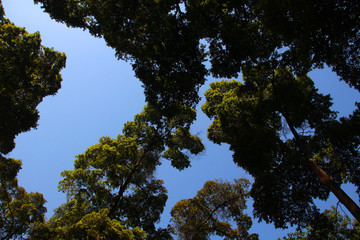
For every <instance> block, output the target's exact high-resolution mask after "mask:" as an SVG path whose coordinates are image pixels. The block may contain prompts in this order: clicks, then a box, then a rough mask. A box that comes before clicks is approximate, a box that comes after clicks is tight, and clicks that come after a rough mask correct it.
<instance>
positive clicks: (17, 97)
mask: <svg viewBox="0 0 360 240" xmlns="http://www.w3.org/2000/svg"><path fill="white" fill-rule="evenodd" d="M34 2H35V3H40V4H42V8H43V9H44V10H45V11H46V12H47V13H49V14H50V16H51V17H52V18H53V19H55V20H57V21H60V22H63V23H65V24H67V25H68V26H71V27H78V28H82V29H84V30H88V31H89V32H90V34H92V35H93V36H95V37H102V38H104V39H105V41H106V43H107V45H108V46H110V47H112V48H113V49H115V52H116V57H117V58H119V59H125V60H130V61H131V63H132V67H133V70H134V72H135V75H136V77H137V78H138V79H139V80H140V81H141V82H142V83H143V87H144V93H145V96H146V101H147V102H148V105H147V106H146V107H145V109H144V111H143V112H142V113H141V114H139V115H137V116H135V119H134V121H133V122H128V123H126V124H125V127H124V129H123V134H122V135H119V136H118V138H117V139H110V138H106V137H105V138H102V139H100V142H99V144H97V145H94V146H92V147H90V148H89V149H88V150H87V151H86V152H85V153H84V154H80V155H78V156H77V159H76V161H75V169H74V170H69V171H64V172H63V174H62V176H63V177H64V179H63V180H62V181H61V182H60V189H61V190H62V191H63V192H64V193H66V194H67V197H68V200H67V202H66V203H65V204H64V205H62V206H61V207H59V208H58V209H57V210H56V213H55V215H54V217H53V218H52V219H51V220H50V221H48V222H46V223H44V224H43V223H41V221H40V222H39V223H37V224H35V227H34V228H33V229H32V231H31V236H32V237H33V238H40V239H41V238H53V237H55V236H57V237H58V238H59V239H64V238H68V237H70V236H76V237H77V238H80V239H82V238H86V237H90V238H93V239H98V238H114V237H116V238H120V239H121V238H124V239H127V238H130V239H131V238H140V239H141V238H149V239H151V238H153V239H157V238H160V239H161V238H164V239H166V238H169V229H156V228H155V225H154V224H155V223H156V222H157V221H158V220H159V217H160V214H161V212H162V210H163V207H164V204H165V201H166V198H167V197H166V190H165V189H164V187H163V186H162V182H161V180H157V179H155V178H154V175H153V173H154V170H155V169H156V166H158V165H159V164H160V159H161V158H166V159H169V160H170V161H171V164H172V166H174V167H175V168H177V169H179V170H182V169H184V168H187V167H189V166H190V160H189V156H190V155H192V154H198V153H200V152H201V151H202V150H203V149H204V145H203V144H202V143H201V140H200V139H199V138H198V137H197V136H194V135H192V134H191V133H190V125H191V124H192V123H193V121H194V120H195V119H196V112H195V110H194V109H195V106H196V104H197V103H199V100H200V97H199V94H198V91H199V88H200V87H201V86H202V85H203V84H204V83H205V80H206V77H207V76H209V75H211V76H213V77H216V78H235V77H238V76H239V75H240V74H242V76H243V81H242V82H240V81H221V82H217V83H213V84H211V86H210V87H211V88H210V89H209V90H208V91H207V92H206V96H205V97H206V101H207V102H206V103H205V104H204V105H203V111H204V112H205V113H206V114H207V115H208V116H209V117H210V118H211V119H212V120H213V123H212V125H211V126H210V127H209V129H208V137H209V139H210V140H212V141H213V142H215V143H219V144H220V143H228V144H229V145H230V149H231V150H232V151H233V152H234V155H233V157H234V161H235V162H236V163H237V164H238V166H240V167H242V168H243V169H245V170H246V171H247V172H249V173H250V174H251V175H252V176H253V178H254V184H253V186H252V189H251V191H250V196H251V197H252V198H253V199H254V215H255V217H257V218H258V219H259V220H265V221H266V222H273V223H274V224H275V226H276V227H280V228H284V227H286V226H287V224H290V225H298V226H299V227H305V226H307V224H308V223H309V222H310V220H311V219H312V218H313V217H314V216H318V215H319V210H318V209H317V207H316V205H315V204H314V199H322V200H326V199H327V198H328V196H329V192H330V191H332V192H333V193H334V194H335V195H336V196H337V197H338V198H339V199H340V201H341V202H342V203H344V204H345V205H346V206H347V207H348V208H349V209H350V211H351V212H352V213H353V214H354V216H355V217H356V218H357V219H360V209H359V207H358V206H357V205H356V204H355V203H354V202H353V201H352V200H351V199H349V198H348V197H347V195H346V194H344V193H343V191H342V190H341V189H340V188H339V185H341V184H343V183H348V182H350V183H353V184H354V185H355V186H357V187H358V192H359V188H360V165H359V157H358V156H359V155H358V154H359V151H358V146H359V140H360V139H359V132H360V119H359V109H356V110H355V111H354V112H353V114H352V115H350V116H347V117H343V118H340V119H339V118H338V117H337V114H336V112H334V111H332V110H331V106H332V102H331V97H330V96H328V95H323V94H320V93H319V92H318V90H317V89H316V88H315V87H314V82H313V81H312V80H311V79H310V78H309V77H308V76H307V75H306V74H307V73H308V72H309V71H311V70H312V69H315V68H323V67H324V66H328V67H330V68H331V69H332V70H333V71H334V72H335V73H336V74H337V75H338V76H339V78H340V79H341V80H344V81H345V82H346V83H347V84H348V85H349V87H354V88H355V89H357V90H360V84H359V76H360V64H359V52H360V50H359V46H360V44H359V39H360V38H359V33H360V31H359V30H360V29H359V27H360V24H359V21H360V17H359V14H358V13H359V11H360V4H359V3H358V2H357V1H355V2H354V1H335V0H329V1H325V2H324V1H322V2H314V1H302V2H295V1H284V0H275V1H268V0H258V1H252V0H245V1H237V0H230V1H228V0H227V1H224V0H219V1H217V0H206V1H205V0H186V1H185V0H143V1H127V0H117V1H114V0H104V1H93V0H91V1H90V0H34ZM3 12H4V11H3V9H2V7H1V5H0V17H1V19H0V24H1V28H0V41H1V42H2V43H4V44H2V45H1V46H2V47H0V55H1V56H2V59H4V61H3V62H2V63H0V69H1V70H0V71H1V72H0V84H5V85H4V86H2V87H1V88H0V90H1V89H3V90H1V91H2V92H0V93H1V94H0V106H1V107H2V108H3V110H2V112H5V113H6V114H3V115H2V119H0V134H1V137H2V138H1V140H0V153H2V154H6V153H8V152H10V151H11V150H12V149H13V148H14V138H15V136H16V135H17V134H19V133H21V132H23V131H27V130H29V129H30V128H34V127H36V122H37V120H38V113H37V110H36V106H37V105H38V104H39V103H40V102H41V100H42V98H43V97H45V96H47V95H51V94H55V93H56V91H57V90H58V89H59V87H60V82H61V76H60V75H59V71H60V70H61V69H62V68H63V67H64V66H65V56H64V55H63V54H60V53H58V52H55V51H54V50H52V49H49V48H46V47H42V46H41V42H40V36H39V34H38V33H35V34H28V33H27V32H26V31H25V30H24V29H21V28H18V27H16V26H14V25H13V24H12V23H11V22H10V21H9V20H7V19H5V18H4V17H3V15H4V14H3ZM208 63H209V64H208ZM1 64H2V65H1ZM358 106H359V105H357V107H358ZM215 185H216V186H217V187H219V188H221V186H225V185H226V184H225V183H221V184H220V183H214V182H209V183H208V184H207V185H205V186H204V189H203V190H202V191H200V192H199V194H198V195H197V196H196V197H194V198H193V199H190V200H184V201H183V202H180V203H179V205H177V206H176V208H174V210H173V217H174V219H175V221H177V222H176V224H175V226H176V229H177V231H178V232H179V233H180V235H181V234H183V235H184V236H185V237H186V236H188V235H187V234H190V235H191V234H193V231H192V230H191V229H190V230H191V231H190V230H188V228H187V226H197V225H198V224H199V222H201V220H199V219H200V218H199V219H198V218H197V217H198V216H194V215H192V214H190V213H188V212H187V211H193V210H194V211H195V210H199V209H202V210H204V209H205V210H207V211H208V212H206V211H200V213H199V214H200V215H202V217H203V216H204V215H206V214H207V216H210V217H211V218H212V217H214V216H215V215H213V214H211V213H212V212H211V210H210V215H209V209H206V207H204V206H205V205H206V204H210V205H211V204H212V207H214V206H215V209H216V208H217V207H216V206H218V205H216V204H215V205H214V204H213V203H211V201H212V200H213V199H210V200H211V201H210V200H209V202H207V203H206V204H203V202H202V201H203V200H202V199H203V198H204V197H205V198H206V197H210V196H213V197H214V199H218V197H219V196H218V195H216V194H215V195H209V196H206V194H208V192H207V191H208V190H209V188H210V186H215ZM245 185H246V184H245ZM226 186H230V185H226ZM245 188H246V187H245ZM232 190H234V189H232ZM201 192H206V194H204V195H201ZM230 192H231V193H234V191H231V190H230ZM247 195H248V193H247V192H242V193H241V194H240V195H237V197H238V199H237V200H240V203H239V202H237V203H234V202H232V201H227V203H229V202H232V204H235V205H236V206H237V207H238V208H239V209H240V210H242V209H243V208H244V204H243V203H244V201H243V200H244V196H247ZM149 199H150V200H149ZM232 200H233V199H232ZM181 203H183V204H181ZM187 204H189V205H187ZM124 206H126V207H124ZM206 206H207V205H206ZM187 207H188V208H187ZM207 207H209V206H207ZM219 208H220V207H219ZM230 208H231V207H229V209H230ZM210 209H211V207H210ZM215 209H214V208H213V210H215ZM229 209H222V210H224V211H225V210H229ZM213 210H212V211H213ZM240 212H241V211H240ZM237 213H239V212H236V214H237ZM182 214H183V215H182ZM231 214H232V213H231V211H230V213H229V212H226V213H225V215H227V216H229V215H231ZM239 214H240V215H241V214H242V212H241V213H239ZM195 215H196V214H195ZM231 216H232V217H234V216H233V215H231ZM191 217H194V218H191ZM184 219H185V220H184ZM194 219H195V220H194ZM241 219H242V220H244V221H243V222H241V221H240V222H241V224H244V225H245V226H244V228H243V229H245V230H246V231H247V229H248V228H247V227H248V225H249V221H248V220H249V219H248V218H247V216H244V215H241ZM211 220H212V221H208V220H206V219H205V220H203V221H202V222H201V224H202V225H205V223H206V224H209V226H207V227H208V228H207V229H204V231H200V232H199V233H197V234H202V235H201V236H202V237H204V238H206V237H208V236H209V234H212V233H217V234H220V235H223V236H226V237H229V238H231V237H233V236H240V235H241V236H244V237H245V235H246V234H247V232H246V231H245V232H244V233H240V232H239V231H240V230H239V229H238V230H233V229H231V227H230V226H229V225H228V224H227V223H222V222H220V221H218V220H217V219H215V218H212V219H211ZM237 220H239V219H236V217H235V222H236V221H237ZM237 223H238V222H237ZM211 224H212V225H211ZM239 224H240V223H239ZM241 224H240V225H241ZM90 225H93V226H96V227H91V228H90V227H89V226H90ZM210 225H211V226H210ZM201 227H202V226H200V228H201ZM224 229H225V230H224ZM44 234H45V235H44ZM246 237H249V238H252V237H253V238H256V236H255V235H254V236H248V235H246Z"/></svg>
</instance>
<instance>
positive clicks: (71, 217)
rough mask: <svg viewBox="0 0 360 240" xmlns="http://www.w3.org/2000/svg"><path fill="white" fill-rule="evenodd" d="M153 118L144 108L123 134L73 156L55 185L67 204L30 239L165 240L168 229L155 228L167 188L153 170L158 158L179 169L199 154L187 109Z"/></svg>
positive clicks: (189, 111) (168, 232) (104, 139)
mask: <svg viewBox="0 0 360 240" xmlns="http://www.w3.org/2000/svg"><path fill="white" fill-rule="evenodd" d="M159 116H161V115H159V113H158V112H157V111H156V110H155V109H153V108H151V107H149V106H147V107H145V109H144V111H143V112H142V113H141V114H138V115H136V116H135V120H134V121H132V122H128V123H126V124H125V126H124V129H123V133H124V134H123V135H119V136H118V137H117V138H116V139H111V138H109V137H103V138H101V139H100V141H99V143H98V144H96V145H93V146H91V147H90V148H89V149H88V150H87V151H86V152H85V153H83V154H79V155H78V156H77V158H76V160H75V163H74V170H68V171H64V172H62V177H64V179H63V180H62V181H60V184H59V189H60V190H61V191H62V192H64V193H66V195H67V202H66V203H65V204H63V205H62V206H60V207H59V208H58V209H57V210H56V211H55V215H54V216H53V217H52V218H51V219H50V220H49V221H48V222H47V223H46V224H38V225H36V226H35V227H34V228H33V229H32V232H31V236H32V238H33V239H44V238H49V237H50V238H55V239H68V238H72V237H76V238H77V239H99V238H100V239H109V238H116V239H143V238H145V236H146V239H164V240H165V239H171V235H170V231H169V230H170V229H161V228H160V229H156V226H155V223H157V222H158V221H159V220H160V215H161V213H162V211H163V209H164V206H165V203H166V200H167V194H166V193H167V191H166V189H165V187H164V186H163V182H162V181H161V180H157V179H155V177H154V171H155V170H156V167H157V166H158V165H160V164H161V162H160V159H161V158H162V157H163V158H167V159H169V160H170V161H171V162H172V165H173V166H174V167H175V168H177V169H179V170H182V169H184V168H185V167H188V166H189V165H190V162H189V154H197V153H199V152H201V151H202V150H203V148H204V146H203V145H202V143H201V141H200V139H199V138H198V137H196V136H193V135H191V134H190V132H189V129H187V128H185V127H184V123H185V122H186V121H192V119H193V110H192V109H184V110H183V117H182V118H178V119H172V120H171V121H166V124H165V123H164V124H163V125H162V124H161V123H159V122H157V121H160V120H161V118H159ZM154 122H157V123H156V124H155V125H154ZM169 123H171V124H169ZM160 125H162V126H163V127H162V128H160V127H159V126H160Z"/></svg>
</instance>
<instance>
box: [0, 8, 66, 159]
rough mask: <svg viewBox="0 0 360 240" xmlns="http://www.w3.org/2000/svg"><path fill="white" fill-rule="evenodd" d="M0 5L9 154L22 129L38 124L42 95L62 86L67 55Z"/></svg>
mask: <svg viewBox="0 0 360 240" xmlns="http://www.w3.org/2000/svg"><path fill="white" fill-rule="evenodd" d="M0 4H1V1H0ZM0 9H1V10H0V59H1V61H0V111H1V113H2V114H1V116H0V153H1V154H7V153H9V152H10V151H11V150H12V149H13V148H14V147H15V143H14V139H15V137H16V136H17V135H18V134H19V133H21V132H26V131H29V130H30V129H31V128H35V127H36V126H37V121H38V120H39V114H38V111H37V109H36V107H37V106H38V104H39V103H40V102H41V101H42V99H43V98H44V97H46V96H49V95H54V94H56V92H57V91H58V90H59V88H60V86H61V85H60V84H61V81H62V78H61V75H60V71H61V69H62V68H64V67H65V60H66V56H65V54H63V53H60V52H57V51H54V50H53V49H51V48H47V47H44V46H42V45H41V39H40V34H39V33H38V32H37V33H33V34H30V33H28V32H26V30H25V29H24V28H21V27H17V26H15V25H14V24H13V23H11V22H10V20H8V19H6V18H4V16H3V13H4V11H3V8H2V5H0Z"/></svg>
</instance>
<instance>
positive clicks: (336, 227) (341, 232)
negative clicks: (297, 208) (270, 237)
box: [283, 207, 360, 240]
mask: <svg viewBox="0 0 360 240" xmlns="http://www.w3.org/2000/svg"><path fill="white" fill-rule="evenodd" d="M283 239H284V240H295V239H329V240H330V239H334V240H335V239H336V240H340V239H341V240H346V239H348V240H355V239H360V226H359V223H358V222H357V221H351V219H350V218H349V217H348V216H342V215H341V214H339V212H338V211H337V209H336V208H335V207H332V209H331V210H325V211H324V212H323V213H321V214H320V215H318V216H317V217H316V218H315V219H313V220H312V221H311V222H310V223H308V225H307V226H306V230H305V231H296V232H294V233H290V234H288V236H287V237H284V238H283Z"/></svg>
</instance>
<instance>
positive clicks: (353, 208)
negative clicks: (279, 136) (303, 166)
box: [283, 114, 360, 222]
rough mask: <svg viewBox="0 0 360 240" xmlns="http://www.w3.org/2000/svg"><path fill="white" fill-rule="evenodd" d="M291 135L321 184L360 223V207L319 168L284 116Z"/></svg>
mask: <svg viewBox="0 0 360 240" xmlns="http://www.w3.org/2000/svg"><path fill="white" fill-rule="evenodd" d="M283 116H284V118H285V120H286V122H287V124H288V126H289V128H290V131H291V133H292V134H293V135H294V137H295V140H296V142H297V143H298V144H299V146H300V148H301V149H302V150H303V151H304V152H305V153H306V155H307V156H308V161H307V164H308V166H309V167H310V168H311V170H313V171H314V173H315V174H316V176H317V177H318V178H319V180H320V182H321V183H322V184H324V185H325V186H327V187H328V188H329V189H330V191H331V192H332V193H333V194H334V195H335V196H336V197H337V199H338V200H339V201H340V202H341V203H342V204H344V206H345V207H346V208H347V210H349V212H350V213H351V214H352V215H353V216H354V217H355V219H356V220H357V221H358V222H360V208H359V206H358V205H357V204H356V203H355V202H354V201H353V200H352V199H351V198H350V197H349V195H347V194H346V193H345V192H344V191H343V190H342V189H341V188H340V187H339V186H338V185H337V184H336V183H335V182H334V180H333V179H332V178H331V177H330V176H329V175H328V174H327V173H326V172H325V171H324V170H323V169H322V168H321V167H320V166H319V165H317V164H316V162H315V161H314V159H312V156H311V155H310V153H309V151H308V148H307V146H306V144H305V143H304V142H303V141H302V139H301V138H300V136H299V134H298V133H297V131H296V129H295V128H294V126H293V125H292V124H291V122H290V120H289V118H288V116H287V115H286V114H283Z"/></svg>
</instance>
